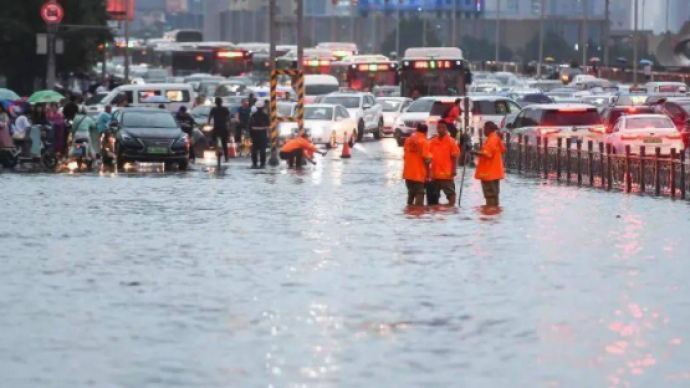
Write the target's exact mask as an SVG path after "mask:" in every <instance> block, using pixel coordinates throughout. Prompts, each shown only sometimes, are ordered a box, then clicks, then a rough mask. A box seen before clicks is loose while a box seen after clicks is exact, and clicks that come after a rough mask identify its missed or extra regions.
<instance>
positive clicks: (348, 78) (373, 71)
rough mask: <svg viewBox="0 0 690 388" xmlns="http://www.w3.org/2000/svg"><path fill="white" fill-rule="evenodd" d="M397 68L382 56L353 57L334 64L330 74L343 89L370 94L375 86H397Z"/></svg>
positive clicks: (395, 64) (396, 65)
mask: <svg viewBox="0 0 690 388" xmlns="http://www.w3.org/2000/svg"><path fill="white" fill-rule="evenodd" d="M399 67H400V66H399V65H398V63H397V62H395V61H391V60H390V59H388V57H386V56H383V55H354V56H351V57H347V58H344V59H343V60H341V61H338V62H335V63H334V64H333V67H332V72H331V74H333V75H334V76H335V77H336V78H338V80H339V81H340V84H341V85H343V87H346V88H348V89H350V90H355V91H367V92H371V91H373V90H374V88H375V87H377V86H395V85H398V79H399V77H398V70H399Z"/></svg>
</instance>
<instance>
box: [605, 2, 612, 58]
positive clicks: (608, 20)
mask: <svg viewBox="0 0 690 388" xmlns="http://www.w3.org/2000/svg"><path fill="white" fill-rule="evenodd" d="M610 3H611V0H606V4H605V7H606V8H605V11H604V13H605V14H606V16H605V17H606V26H605V27H604V66H606V67H608V66H609V40H611V13H610V10H609V7H610Z"/></svg>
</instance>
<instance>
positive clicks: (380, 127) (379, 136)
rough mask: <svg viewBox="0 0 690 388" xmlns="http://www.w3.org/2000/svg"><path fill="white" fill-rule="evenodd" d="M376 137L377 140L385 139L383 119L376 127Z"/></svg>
mask: <svg viewBox="0 0 690 388" xmlns="http://www.w3.org/2000/svg"><path fill="white" fill-rule="evenodd" d="M374 139H376V140H381V139H383V119H379V125H378V127H377V128H376V132H374Z"/></svg>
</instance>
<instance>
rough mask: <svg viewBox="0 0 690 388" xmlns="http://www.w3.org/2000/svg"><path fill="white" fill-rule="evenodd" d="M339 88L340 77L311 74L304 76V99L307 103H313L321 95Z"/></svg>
mask: <svg viewBox="0 0 690 388" xmlns="http://www.w3.org/2000/svg"><path fill="white" fill-rule="evenodd" d="M339 90H340V84H339V83H338V79H337V78H335V77H334V76H332V75H315V74H310V75H305V76H304V94H305V97H304V100H305V102H306V103H307V104H311V103H313V102H314V101H316V98H317V97H319V96H325V95H326V94H330V93H334V92H337V91H339Z"/></svg>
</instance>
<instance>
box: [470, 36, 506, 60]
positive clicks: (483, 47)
mask: <svg viewBox="0 0 690 388" xmlns="http://www.w3.org/2000/svg"><path fill="white" fill-rule="evenodd" d="M460 47H461V48H462V51H463V53H464V55H465V58H467V59H469V60H470V61H493V60H495V59H496V44H494V43H492V42H489V41H488V40H486V39H477V38H474V37H471V36H465V37H463V38H462V42H461V43H460ZM499 54H500V59H501V61H512V60H513V51H512V50H511V49H509V48H508V47H506V46H503V45H502V46H501V47H500V48H499Z"/></svg>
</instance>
